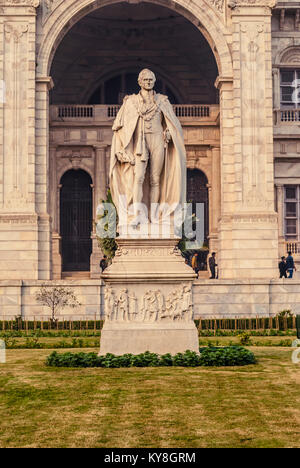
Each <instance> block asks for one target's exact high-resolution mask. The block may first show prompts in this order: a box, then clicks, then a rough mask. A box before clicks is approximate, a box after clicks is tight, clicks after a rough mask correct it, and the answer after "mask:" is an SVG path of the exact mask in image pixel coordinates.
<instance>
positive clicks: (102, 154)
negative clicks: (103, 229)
mask: <svg viewBox="0 0 300 468" xmlns="http://www.w3.org/2000/svg"><path fill="white" fill-rule="evenodd" d="M106 195H107V194H106V146H101V147H96V148H95V170H94V190H93V200H94V208H93V210H94V219H95V220H96V211H97V206H98V205H99V203H101V201H102V200H106ZM92 249H93V250H92V255H91V259H90V262H91V269H90V272H91V273H90V274H91V278H93V279H95V278H100V267H99V262H100V260H101V257H102V251H101V249H100V247H99V245H98V240H97V238H96V233H95V229H93V232H92Z"/></svg>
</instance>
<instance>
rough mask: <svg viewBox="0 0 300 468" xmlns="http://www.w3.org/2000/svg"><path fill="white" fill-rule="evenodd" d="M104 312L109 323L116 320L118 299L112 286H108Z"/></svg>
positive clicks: (105, 293) (105, 294)
mask: <svg viewBox="0 0 300 468" xmlns="http://www.w3.org/2000/svg"><path fill="white" fill-rule="evenodd" d="M104 301H105V302H104V312H105V318H106V320H108V321H113V320H116V318H117V317H116V305H117V303H116V299H115V295H114V292H113V290H112V288H111V287H110V286H106V288H105V291H104Z"/></svg>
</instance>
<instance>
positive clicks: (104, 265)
mask: <svg viewBox="0 0 300 468" xmlns="http://www.w3.org/2000/svg"><path fill="white" fill-rule="evenodd" d="M107 267H108V262H107V256H106V255H103V257H102V259H101V260H100V268H101V272H102V273H103V272H104V270H105V269H106V268H107Z"/></svg>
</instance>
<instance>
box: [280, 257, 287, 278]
mask: <svg viewBox="0 0 300 468" xmlns="http://www.w3.org/2000/svg"><path fill="white" fill-rule="evenodd" d="M278 267H279V273H280V278H287V275H286V261H285V257H281V262H280V263H279V264H278Z"/></svg>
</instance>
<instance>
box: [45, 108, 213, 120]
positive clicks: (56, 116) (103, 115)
mask: <svg viewBox="0 0 300 468" xmlns="http://www.w3.org/2000/svg"><path fill="white" fill-rule="evenodd" d="M119 109H120V106H119V105H79V104H74V105H70V104H68V105H51V106H50V120H51V121H52V122H68V121H69V122H72V121H73V122H74V121H82V122H87V121H101V122H103V121H109V120H113V119H114V118H115V117H116V115H117V113H118V110H119ZM174 112H175V114H176V116H177V117H178V118H179V119H180V120H182V121H187V120H193V121H199V120H200V121H207V122H211V121H215V120H216V119H217V117H218V114H219V105H217V104H211V105H202V104H176V105H174Z"/></svg>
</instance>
